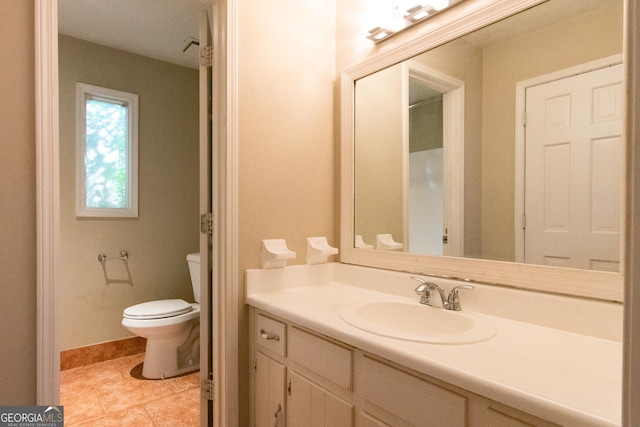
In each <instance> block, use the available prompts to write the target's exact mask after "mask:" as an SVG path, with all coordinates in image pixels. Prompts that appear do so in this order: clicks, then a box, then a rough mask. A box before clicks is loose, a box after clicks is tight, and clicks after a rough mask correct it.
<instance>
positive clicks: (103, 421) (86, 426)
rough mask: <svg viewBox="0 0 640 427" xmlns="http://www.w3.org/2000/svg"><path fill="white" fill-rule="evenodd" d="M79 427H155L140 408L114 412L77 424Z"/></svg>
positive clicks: (145, 412)
mask: <svg viewBox="0 0 640 427" xmlns="http://www.w3.org/2000/svg"><path fill="white" fill-rule="evenodd" d="M79 426H81V427H123V426H130V427H155V424H154V423H153V420H152V419H151V417H150V416H149V414H148V413H147V411H145V409H144V408H143V407H142V406H136V407H133V408H129V409H126V410H124V411H118V412H114V413H113V414H109V415H106V416H104V417H102V418H99V419H96V420H91V421H87V422H86V423H82V424H79Z"/></svg>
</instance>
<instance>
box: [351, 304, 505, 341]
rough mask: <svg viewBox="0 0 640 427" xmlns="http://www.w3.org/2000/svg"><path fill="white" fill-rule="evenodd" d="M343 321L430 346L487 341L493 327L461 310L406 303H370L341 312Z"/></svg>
mask: <svg viewBox="0 0 640 427" xmlns="http://www.w3.org/2000/svg"><path fill="white" fill-rule="evenodd" d="M340 317H341V318H342V320H344V321H345V322H347V323H348V324H350V325H351V326H355V327H356V328H358V329H362V330H364V331H367V332H371V333H373V334H377V335H382V336H385V337H390V338H397V339H402V340H408V341H418V342H425V343H432V344H468V343H473V342H479V341H484V340H487V339H489V338H491V337H493V336H494V335H495V334H496V329H495V327H494V326H493V325H492V324H491V323H489V322H488V321H486V320H485V319H482V318H480V317H477V316H474V315H473V314H470V313H466V312H464V311H448V310H444V309H442V308H437V307H430V306H426V305H422V304H419V303H418V302H415V303H406V302H391V301H389V302H371V303H364V304H359V305H355V306H351V307H347V308H345V309H342V310H341V311H340Z"/></svg>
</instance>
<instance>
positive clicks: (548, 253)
mask: <svg viewBox="0 0 640 427" xmlns="http://www.w3.org/2000/svg"><path fill="white" fill-rule="evenodd" d="M622 81H623V67H622V65H614V66H610V67H606V68H602V69H599V70H595V71H591V72H588V73H583V74H579V75H577V76H573V77H570V78H565V79H561V80H557V81H554V82H550V83H546V84H543V85H539V86H535V87H531V88H528V89H527V92H526V148H525V150H526V161H525V206H526V208H525V216H526V227H525V262H527V263H534V264H545V265H555V266H562V267H576V268H586V269H594V270H604V271H616V272H617V271H619V269H620V226H621V206H622V205H621V202H622V200H621V195H622V188H623V185H622V184H623V181H622V177H623V175H622V173H623V172H622V171H623V157H622V154H623V139H622V126H623V122H622V120H623V86H622Z"/></svg>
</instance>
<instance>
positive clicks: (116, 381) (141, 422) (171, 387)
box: [60, 354, 200, 427]
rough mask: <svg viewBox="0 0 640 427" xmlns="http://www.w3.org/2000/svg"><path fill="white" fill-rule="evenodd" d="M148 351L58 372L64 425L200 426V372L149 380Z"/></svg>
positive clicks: (119, 426)
mask: <svg viewBox="0 0 640 427" xmlns="http://www.w3.org/2000/svg"><path fill="white" fill-rule="evenodd" d="M143 358H144V354H138V355H135V356H128V357H123V358H120V359H115V360H109V361H106V362H100V363H95V364H93V365H87V366H82V367H80V368H73V369H68V370H65V371H62V372H61V373H60V400H61V403H62V405H64V418H65V426H105V427H106V426H117V427H121V426H135V427H146V426H150V427H151V426H153V427H163V426H171V427H178V426H185V427H186V426H198V425H199V424H200V387H199V374H198V372H195V373H192V374H189V375H184V376H180V377H176V378H169V379H167V380H145V379H143V378H142V376H141V375H140V373H141V372H142V367H141V366H142V365H141V364H142V360H143Z"/></svg>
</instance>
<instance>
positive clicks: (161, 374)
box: [122, 253, 200, 379]
mask: <svg viewBox="0 0 640 427" xmlns="http://www.w3.org/2000/svg"><path fill="white" fill-rule="evenodd" d="M187 263H188V264H189V273H190V274H191V285H192V286H193V295H194V297H195V300H196V302H195V303H192V304H191V303H188V302H186V301H184V300H181V299H166V300H158V301H150V302H145V303H142V304H137V305H133V306H131V307H129V308H127V309H125V310H124V314H123V316H124V318H123V319H122V325H123V326H125V327H126V328H127V329H129V330H130V331H131V332H133V333H134V334H136V335H138V336H141V337H143V338H146V339H147V347H146V350H145V355H144V364H143V366H142V376H143V377H145V378H149V379H160V378H170V377H175V376H176V375H181V374H185V373H187V372H192V371H196V370H198V369H199V368H200V304H199V303H200V254H198V253H194V254H189V255H187Z"/></svg>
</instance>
